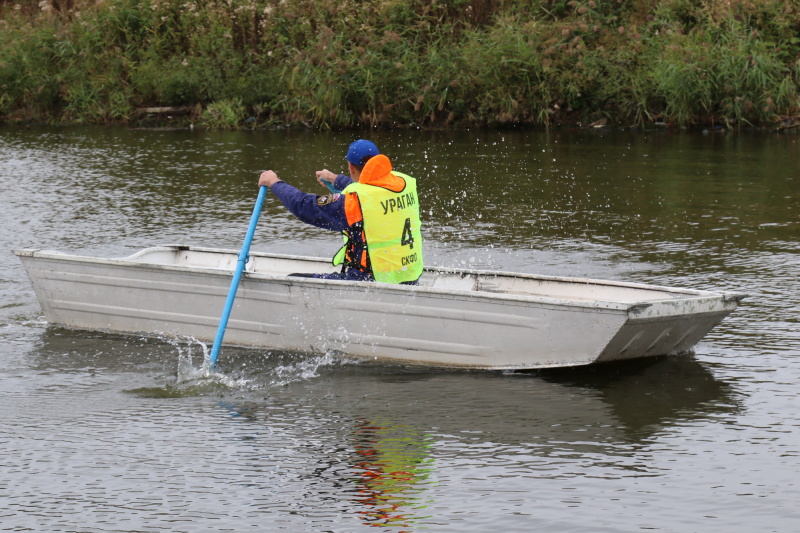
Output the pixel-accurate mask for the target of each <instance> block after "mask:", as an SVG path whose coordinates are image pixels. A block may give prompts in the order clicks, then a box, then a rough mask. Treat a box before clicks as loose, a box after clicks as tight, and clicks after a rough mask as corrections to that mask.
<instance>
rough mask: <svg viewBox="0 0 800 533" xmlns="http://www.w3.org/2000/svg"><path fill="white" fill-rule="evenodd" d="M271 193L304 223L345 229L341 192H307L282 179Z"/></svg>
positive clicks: (335, 229)
mask: <svg viewBox="0 0 800 533" xmlns="http://www.w3.org/2000/svg"><path fill="white" fill-rule="evenodd" d="M348 179H349V178H348ZM337 181H338V178H337ZM272 193H273V194H274V195H275V197H276V198H278V200H280V201H281V203H282V204H283V205H284V206H286V209H288V210H289V212H290V213H292V214H293V215H294V216H296V217H297V218H299V219H300V220H301V221H303V222H305V223H306V224H311V225H312V226H316V227H318V228H322V229H327V230H331V231H344V230H346V229H347V216H345V214H344V195H342V194H329V195H327V196H318V195H316V194H308V193H304V192H302V191H300V190H298V189H297V188H295V187H292V186H291V185H289V184H288V183H286V182H284V181H279V182H277V183H276V184H275V185H273V186H272Z"/></svg>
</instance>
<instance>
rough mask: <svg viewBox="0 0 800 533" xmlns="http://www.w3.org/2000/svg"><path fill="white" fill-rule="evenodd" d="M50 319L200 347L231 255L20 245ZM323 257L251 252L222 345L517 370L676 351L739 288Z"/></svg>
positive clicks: (212, 324)
mask: <svg viewBox="0 0 800 533" xmlns="http://www.w3.org/2000/svg"><path fill="white" fill-rule="evenodd" d="M14 253H15V254H16V255H17V256H18V257H19V258H20V260H21V261H22V263H23V265H24V267H25V270H26V271H27V273H28V277H29V278H30V281H31V283H32V285H33V289H34V292H35V293H36V296H37V298H38V300H39V303H40V304H41V307H42V310H43V313H44V317H45V319H46V320H47V321H48V322H49V323H50V324H52V325H55V326H62V327H67V328H76V329H84V330H95V331H108V332H116V333H124V334H135V335H145V336H169V337H174V336H178V337H185V338H188V339H196V340H197V341H200V342H203V343H205V342H210V341H212V340H213V339H214V337H215V334H216V331H217V328H218V325H219V323H220V313H221V311H222V309H223V306H224V305H225V302H226V296H227V294H228V292H229V289H230V286H231V280H232V277H233V271H234V269H235V268H236V266H237V252H236V251H234V250H224V249H216V248H204V247H195V246H185V245H164V246H155V247H150V248H145V249H143V250H140V251H138V252H136V253H134V254H133V255H130V256H128V257H122V258H99V257H88V256H79V255H71V254H66V253H62V252H57V251H47V250H36V249H24V250H15V251H14ZM335 269H336V267H334V266H333V265H331V263H330V261H329V260H326V259H320V258H312V257H301V256H294V255H281V254H270V253H263V252H251V253H250V254H249V256H248V260H247V263H246V266H245V269H244V272H243V274H242V276H241V281H240V283H239V287H238V292H237V293H236V298H235V302H234V305H233V308H232V311H231V313H230V319H229V322H228V325H227V332H226V334H225V346H241V347H251V348H259V349H278V350H288V351H296V352H308V353H315V354H319V353H336V354H343V355H346V356H351V357H356V358H367V359H374V360H379V361H382V362H392V363H402V364H416V365H433V366H439V367H461V368H475V369H494V370H500V369H504V370H517V369H536V368H552V367H570V366H580V365H589V364H596V363H604V362H611V361H619V360H625V359H636V358H643V357H652V356H659V355H669V354H680V353H685V352H689V351H691V349H692V348H693V347H694V346H695V345H696V344H697V343H698V342H699V341H700V340H701V339H702V338H703V337H704V336H705V335H706V334H707V333H708V332H709V331H710V330H711V329H712V328H714V327H715V326H716V325H717V324H719V323H720V322H721V321H722V320H723V319H724V318H725V317H726V316H727V315H728V314H730V313H731V312H732V311H734V309H736V307H737V306H738V304H739V302H740V301H741V300H742V298H744V297H745V296H746V295H745V294H742V293H738V292H731V291H708V290H692V289H680V288H671V287H662V286H655V285H647V284H641V283H630V282H624V281H602V280H594V279H585V278H574V277H557V276H543V275H534V274H515V273H508V272H499V271H482V270H469V269H452V268H436V267H431V268H426V269H425V271H424V273H423V275H422V277H421V278H420V282H419V285H415V286H414V285H393V284H386V283H380V282H363V281H360V282H359V281H339V280H324V279H316V278H309V277H301V276H291V275H290V274H309V273H316V272H334V271H335Z"/></svg>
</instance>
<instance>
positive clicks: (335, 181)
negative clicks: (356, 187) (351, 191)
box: [317, 168, 353, 191]
mask: <svg viewBox="0 0 800 533" xmlns="http://www.w3.org/2000/svg"><path fill="white" fill-rule="evenodd" d="M317 181H318V182H319V184H320V185H325V182H328V183H330V184H331V185H333V188H334V189H336V190H337V191H343V190H344V188H345V187H347V186H348V185H350V184H351V183H353V180H352V179H351V178H350V176H346V175H344V174H334V173H333V172H331V171H330V170H328V169H327V168H326V169H323V170H318V171H317Z"/></svg>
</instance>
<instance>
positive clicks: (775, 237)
mask: <svg viewBox="0 0 800 533" xmlns="http://www.w3.org/2000/svg"><path fill="white" fill-rule="evenodd" d="M372 137H373V138H374V139H375V140H376V142H377V143H378V144H379V146H381V147H382V149H383V150H384V151H385V152H386V153H388V154H389V155H390V156H391V157H392V159H393V160H394V162H395V166H396V168H398V170H402V171H404V172H408V173H410V174H412V175H414V176H416V177H418V181H419V188H420V193H421V197H422V202H423V223H424V231H423V235H424V238H425V258H426V263H427V264H429V265H440V266H468V267H473V268H488V269H497V270H508V271H522V272H531V273H544V274H565V275H572V276H587V277H595V278H607V279H618V280H629V281H638V282H648V283H656V284H661V285H674V286H681V287H689V288H697V289H724V290H734V291H741V292H746V293H748V294H749V298H747V299H746V300H744V301H743V303H742V306H741V307H740V308H739V309H738V310H737V311H736V312H735V313H734V314H732V315H731V316H730V317H728V318H727V319H726V320H725V321H724V322H723V323H722V324H721V325H720V326H718V327H717V328H716V329H715V330H714V331H712V332H711V334H710V335H709V336H708V337H707V338H706V339H705V340H704V341H703V342H701V343H700V344H699V345H698V346H697V347H696V349H695V351H694V353H693V354H687V355H681V356H674V357H669V358H659V359H653V360H649V361H643V362H632V363H627V364H616V365H609V366H599V367H594V368H585V369H571V370H559V371H534V372H518V373H503V372H485V371H481V372H477V371H453V370H436V369H425V368H414V367H407V366H395V365H382V364H378V363H375V362H357V361H350V360H347V359H337V358H335V357H332V356H330V355H325V354H294V353H284V352H278V351H272V350H238V349H230V348H227V349H223V350H222V353H221V355H220V364H219V367H220V373H221V375H220V376H217V377H216V378H215V379H204V378H203V372H202V366H203V357H204V349H203V346H201V345H199V343H196V342H192V341H191V339H168V338H165V339H144V338H137V337H125V336H117V335H108V334H102V333H90V332H81V331H71V330H65V329H60V328H56V327H50V326H48V325H47V323H46V322H45V321H44V319H43V317H42V315H41V309H40V307H39V304H38V303H37V301H36V298H35V296H34V294H33V290H32V288H31V286H30V284H29V282H28V280H27V278H26V276H25V273H24V271H23V269H22V266H21V264H20V263H19V261H18V260H17V258H16V257H15V256H14V255H13V254H12V253H11V250H12V249H16V248H42V249H53V250H59V251H63V252H70V253H81V254H92V255H98V256H104V257H119V256H125V255H129V254H131V253H133V252H135V251H137V250H139V249H140V248H143V247H146V246H151V245H155V244H175V243H182V244H191V245H200V246H213V247H223V248H232V249H238V248H239V247H240V246H241V242H242V239H243V237H244V233H245V230H246V227H247V223H248V221H249V217H250V213H251V212H252V206H253V203H254V201H255V197H256V193H257V188H256V177H257V171H258V170H259V169H264V168H272V169H274V170H276V171H277V172H278V173H279V175H281V176H282V177H283V178H284V179H286V180H287V181H289V182H290V183H293V184H295V185H297V186H299V187H301V188H304V189H306V190H315V189H314V187H315V184H314V180H313V171H314V170H317V169H320V168H323V167H324V168H329V169H331V170H336V171H341V170H344V164H343V163H344V160H343V154H344V151H345V150H346V147H347V144H348V143H349V142H350V141H351V140H353V134H350V133H326V134H323V133H311V132H287V131H275V132H217V133H207V132H196V131H154V130H128V129H108V128H68V129H56V128H11V127H5V128H2V129H0V220H2V224H0V428H1V429H2V431H0V469H1V470H0V473H1V475H0V502H2V505H0V530H2V531H37V532H40V531H41V532H43V531H59V532H61V531H79V532H112V531H113V532H128V531H137V532H138V531H176V532H179V531H187V532H205V531H209V532H211V531H326V532H327V531H331V532H357V531H362V530H364V531H366V530H367V529H366V528H372V529H369V530H370V531H376V530H377V531H395V532H397V531H404V532H410V531H436V532H450V531H452V532H456V531H458V532H463V531H475V532H485V531H547V532H568V531H578V532H586V531H591V532H619V531H626V532H627V531H639V530H648V531H664V532H682V533H683V532H724V533H732V532H753V531H759V532H787V531H796V530H797V528H798V527H800V526H798V524H800V510H798V506H797V502H798V501H800V486H798V484H799V483H800V481H798V480H800V400H798V394H797V392H798V383H800V333H798V331H799V330H800V327H798V313H799V312H800V279H799V277H798V273H799V272H800V242H799V239H798V237H799V236H800V232H799V231H798V230H800V192H798V188H799V187H800V155H799V154H800V136H797V135H773V134H767V133H759V134H749V133H725V132H717V131H714V132H703V133H700V132H697V133H689V132H670V131H654V132H629V131H608V130H591V131H563V132H550V133H546V132H518V131H504V132H486V131H458V132H422V131H416V130H404V131H392V132H379V133H375V134H374V135H373V136H372ZM316 190H320V189H316ZM339 244H340V239H339V237H338V236H336V235H332V234H326V233H325V232H322V231H320V230H316V229H314V228H310V227H308V226H305V225H303V224H302V223H300V222H298V221H297V220H295V219H293V218H292V217H291V216H290V215H288V214H287V213H286V212H285V210H283V209H282V207H280V206H279V204H278V203H277V201H276V200H275V199H274V198H268V200H267V203H266V206H265V210H264V213H263V214H262V217H261V221H260V223H259V227H258V230H257V231H256V236H255V239H254V242H253V250H259V251H274V252H281V253H293V254H300V255H314V256H327V255H329V254H333V253H334V252H335V250H336V249H337V248H338V246H339ZM265 312H267V311H266V310H265ZM335 318H336V317H331V320H332V321H334V322H335ZM578 334H579V332H578ZM375 528H377V529H375Z"/></svg>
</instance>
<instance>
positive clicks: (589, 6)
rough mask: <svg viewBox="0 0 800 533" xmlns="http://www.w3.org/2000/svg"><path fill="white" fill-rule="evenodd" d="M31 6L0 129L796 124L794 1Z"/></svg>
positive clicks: (6, 74)
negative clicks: (164, 112) (169, 117)
mask: <svg viewBox="0 0 800 533" xmlns="http://www.w3.org/2000/svg"><path fill="white" fill-rule="evenodd" d="M11 1H12V2H13V0H11ZM26 2H27V3H17V4H14V3H12V4H8V3H6V4H2V5H0V117H2V119H3V120H6V121H19V120H35V121H54V122H59V121H60V122H89V123H103V122H120V121H121V122H127V121H133V120H136V119H137V117H139V116H140V115H139V114H137V113H136V110H137V109H140V108H143V107H157V106H192V108H196V109H199V110H200V111H199V112H198V113H199V115H198V116H194V117H191V120H193V121H195V122H196V123H199V124H202V125H205V126H207V127H215V128H217V127H225V128H230V127H245V126H246V127H253V126H257V125H260V124H265V123H270V124H274V123H306V124H310V125H313V126H315V127H318V128H341V127H357V126H406V125H418V126H438V125H458V124H480V125H510V124H530V125H550V124H557V123H564V122H567V123H590V122H594V121H598V120H603V121H609V122H612V123H621V124H626V125H642V124H647V123H650V122H654V121H662V122H673V123H676V124H680V125H687V126H688V125H693V124H710V123H724V124H727V125H729V126H734V125H740V124H770V123H774V122H775V121H777V120H780V119H781V118H786V117H792V116H794V115H798V114H800V102H799V101H798V82H799V81H800V8H797V7H795V6H794V3H793V2H791V1H789V0H759V1H756V0H730V1H729V2H711V1H706V0H660V1H658V0H649V1H646V0H568V1H562V0H527V1H524V0H451V1H449V2H436V1H432V0H362V1H359V2H356V1H354V0H203V1H200V0H105V1H102V2H97V3H92V2H86V3H72V1H71V0H46V1H44V2H42V3H35V2H33V1H32V0H26ZM78 2H80V0H78Z"/></svg>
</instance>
